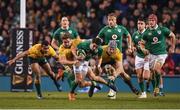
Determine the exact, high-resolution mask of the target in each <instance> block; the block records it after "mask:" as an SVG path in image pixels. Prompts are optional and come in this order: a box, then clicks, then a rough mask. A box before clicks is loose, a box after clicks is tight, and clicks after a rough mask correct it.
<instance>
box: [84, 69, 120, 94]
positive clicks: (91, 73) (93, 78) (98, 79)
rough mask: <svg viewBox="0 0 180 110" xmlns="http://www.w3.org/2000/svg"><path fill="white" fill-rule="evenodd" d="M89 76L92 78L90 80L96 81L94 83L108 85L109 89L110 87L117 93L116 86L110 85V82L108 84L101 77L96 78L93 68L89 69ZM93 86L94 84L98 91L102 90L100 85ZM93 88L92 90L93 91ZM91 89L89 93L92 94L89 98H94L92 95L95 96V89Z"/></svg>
mask: <svg viewBox="0 0 180 110" xmlns="http://www.w3.org/2000/svg"><path fill="white" fill-rule="evenodd" d="M87 75H88V76H89V77H90V79H92V80H94V81H96V82H99V83H102V84H105V85H107V86H108V87H110V88H111V89H113V90H114V91H117V88H116V87H115V86H114V84H112V83H110V82H107V81H106V80H104V79H103V78H102V77H100V76H96V75H95V74H94V73H93V71H92V69H91V68H88V72H87ZM92 84H93V86H94V88H95V87H96V88H97V89H101V88H100V87H99V86H98V85H96V83H94V82H92ZM91 88H92V89H91ZM91 88H90V89H91V90H90V91H89V92H90V94H89V96H91V97H92V94H93V91H94V89H93V87H91Z"/></svg>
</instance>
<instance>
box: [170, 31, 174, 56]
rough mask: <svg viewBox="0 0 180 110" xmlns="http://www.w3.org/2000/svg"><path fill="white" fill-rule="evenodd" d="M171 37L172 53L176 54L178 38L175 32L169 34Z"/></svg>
mask: <svg viewBox="0 0 180 110" xmlns="http://www.w3.org/2000/svg"><path fill="white" fill-rule="evenodd" d="M169 37H170V39H171V51H172V52H173V53H174V49H175V44H176V36H175V34H174V33H173V32H171V33H170V34H169Z"/></svg>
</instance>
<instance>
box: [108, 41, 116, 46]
mask: <svg viewBox="0 0 180 110" xmlns="http://www.w3.org/2000/svg"><path fill="white" fill-rule="evenodd" d="M108 46H109V47H110V48H117V43H116V40H111V41H110V42H109V44H108Z"/></svg>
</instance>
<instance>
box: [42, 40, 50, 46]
mask: <svg viewBox="0 0 180 110" xmlns="http://www.w3.org/2000/svg"><path fill="white" fill-rule="evenodd" d="M41 44H42V45H44V46H49V42H48V41H47V40H44V41H43V42H42V43H41Z"/></svg>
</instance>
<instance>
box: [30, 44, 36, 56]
mask: <svg viewBox="0 0 180 110" xmlns="http://www.w3.org/2000/svg"><path fill="white" fill-rule="evenodd" d="M37 45H38V44H36V45H34V46H32V47H31V48H29V49H28V52H29V55H31V54H34V53H36V51H37V49H36V47H37Z"/></svg>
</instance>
